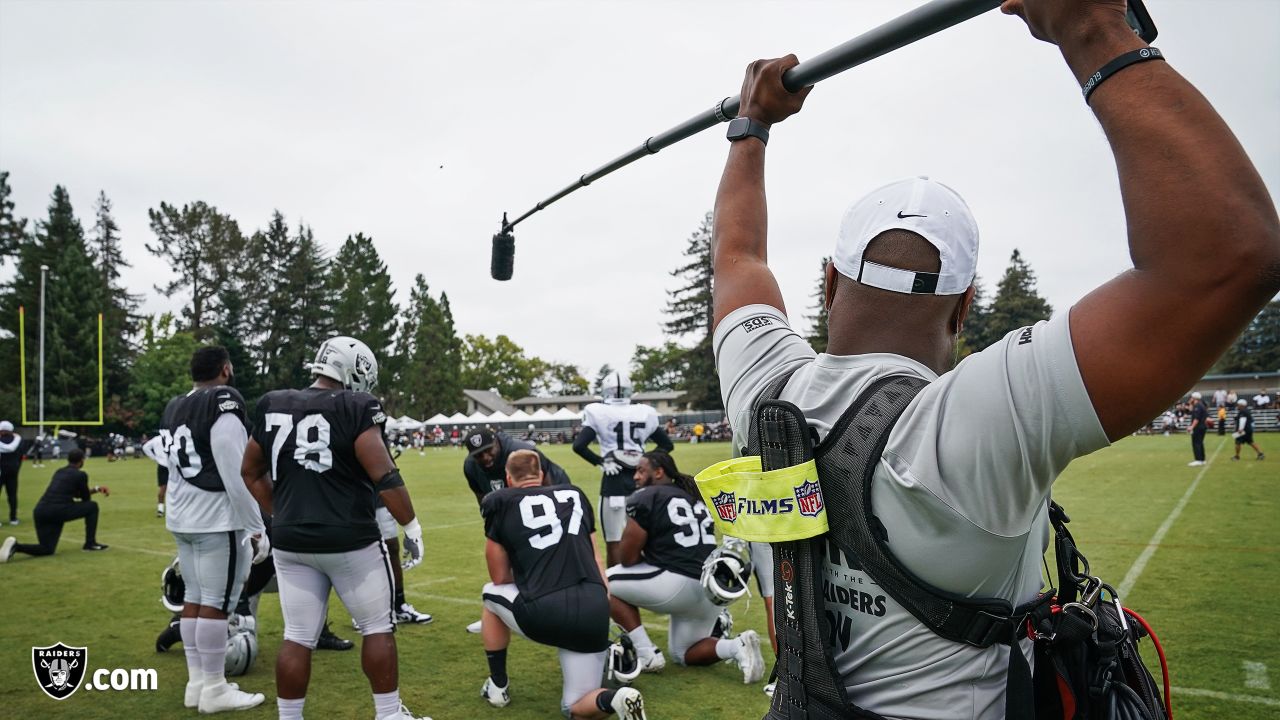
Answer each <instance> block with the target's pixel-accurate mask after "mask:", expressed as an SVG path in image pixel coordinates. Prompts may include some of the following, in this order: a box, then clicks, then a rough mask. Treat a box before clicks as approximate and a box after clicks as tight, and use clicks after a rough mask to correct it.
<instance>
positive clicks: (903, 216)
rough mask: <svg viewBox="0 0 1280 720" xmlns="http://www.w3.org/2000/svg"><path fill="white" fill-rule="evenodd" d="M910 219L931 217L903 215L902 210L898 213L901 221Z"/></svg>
mask: <svg viewBox="0 0 1280 720" xmlns="http://www.w3.org/2000/svg"><path fill="white" fill-rule="evenodd" d="M909 217H929V216H928V215H903V214H902V211H901V210H899V211H898V219H899V220H905V219H906V218H909Z"/></svg>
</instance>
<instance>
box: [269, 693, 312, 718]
mask: <svg viewBox="0 0 1280 720" xmlns="http://www.w3.org/2000/svg"><path fill="white" fill-rule="evenodd" d="M306 701H307V699H306V698H304V697H300V698H298V699H296V700H286V699H285V698H282V697H277V698H276V709H277V710H279V711H280V720H302V704H303V703H305V702H306Z"/></svg>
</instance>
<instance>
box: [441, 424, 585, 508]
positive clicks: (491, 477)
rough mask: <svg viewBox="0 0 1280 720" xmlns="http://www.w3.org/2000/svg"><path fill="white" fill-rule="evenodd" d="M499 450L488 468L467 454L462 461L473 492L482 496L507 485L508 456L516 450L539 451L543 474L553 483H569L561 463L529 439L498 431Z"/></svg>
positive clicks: (463, 472)
mask: <svg viewBox="0 0 1280 720" xmlns="http://www.w3.org/2000/svg"><path fill="white" fill-rule="evenodd" d="M497 437H498V452H497V454H496V455H495V456H494V458H493V464H492V465H490V466H489V467H487V468H484V467H481V466H480V462H479V461H477V460H476V459H475V458H474V457H472V456H467V459H466V460H463V461H462V474H463V475H465V476H466V477H467V485H468V486H470V488H471V492H473V493H476V494H478V495H480V496H481V497H483V496H485V495H488V494H489V493H491V492H493V491H494V490H501V489H502V488H504V487H506V486H507V458H508V457H510V455H511V453H513V452H515V451H516V450H532V451H534V452H536V453H538V458H539V459H540V460H541V462H542V474H543V475H545V476H546V477H548V478H550V483H551V484H552V485H568V484H569V475H568V473H566V472H565V471H564V469H563V468H561V467H560V466H559V465H557V464H555V463H553V462H551V461H550V460H548V459H547V456H546V455H543V454H542V451H540V450H538V446H537V445H534V444H533V443H531V442H528V441H527V440H517V439H515V438H513V437H511V436H510V435H508V434H506V433H502V432H500V433H498V436H497Z"/></svg>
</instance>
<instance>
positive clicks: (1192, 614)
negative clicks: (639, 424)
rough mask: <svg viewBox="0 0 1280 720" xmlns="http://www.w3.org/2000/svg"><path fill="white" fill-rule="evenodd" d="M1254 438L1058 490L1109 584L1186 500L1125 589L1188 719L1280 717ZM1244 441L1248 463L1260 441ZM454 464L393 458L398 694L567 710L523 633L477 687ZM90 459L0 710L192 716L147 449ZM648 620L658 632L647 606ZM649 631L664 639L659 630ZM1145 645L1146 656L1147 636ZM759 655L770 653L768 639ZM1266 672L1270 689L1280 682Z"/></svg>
mask: <svg viewBox="0 0 1280 720" xmlns="http://www.w3.org/2000/svg"><path fill="white" fill-rule="evenodd" d="M1229 439H1230V438H1227V440H1228V441H1229ZM1260 441H1261V444H1262V445H1263V449H1264V450H1268V449H1269V450H1272V451H1273V452H1274V453H1275V458H1274V459H1268V460H1266V461H1263V462H1255V461H1253V460H1252V459H1245V460H1242V461H1241V462H1238V463H1233V462H1230V455H1231V446H1230V444H1229V442H1228V443H1223V442H1222V440H1221V438H1218V437H1217V436H1213V435H1211V436H1210V437H1209V438H1208V442H1207V447H1208V451H1209V453H1210V458H1211V462H1210V464H1209V465H1208V466H1206V467H1205V468H1188V467H1186V462H1187V460H1189V459H1190V450H1189V447H1188V445H1189V442H1188V440H1187V439H1186V437H1185V436H1182V437H1170V438H1166V437H1160V436H1155V437H1140V438H1131V439H1127V440H1124V441H1123V442H1120V443H1118V444H1117V445H1116V446H1115V447H1112V448H1109V449H1107V450H1105V451H1102V452H1099V453H1096V454H1095V455H1093V456H1090V457H1087V458H1084V459H1081V460H1079V461H1077V462H1076V463H1075V464H1073V465H1072V466H1071V468H1070V469H1069V470H1068V471H1067V473H1066V474H1064V475H1063V476H1062V478H1061V479H1060V480H1059V482H1058V484H1057V490H1056V496H1057V499H1058V500H1059V502H1061V503H1062V504H1063V505H1064V506H1065V507H1066V508H1067V511H1068V512H1069V513H1070V514H1071V516H1072V519H1073V522H1072V524H1071V528H1072V530H1073V532H1074V534H1075V536H1076V538H1077V540H1078V541H1079V542H1080V544H1081V547H1082V549H1083V550H1084V552H1085V553H1086V554H1087V555H1088V556H1089V558H1090V560H1091V561H1092V564H1093V568H1094V570H1095V572H1097V573H1099V574H1101V575H1102V576H1103V578H1104V579H1106V580H1108V581H1109V582H1111V583H1112V584H1115V585H1119V584H1120V582H1121V581H1122V579H1124V578H1125V576H1126V573H1129V572H1130V569H1131V568H1134V566H1135V561H1137V560H1139V558H1140V556H1142V555H1143V553H1144V550H1147V549H1148V543H1149V542H1151V540H1152V538H1153V535H1155V534H1156V533H1157V530H1158V529H1160V528H1161V526H1162V525H1165V524H1167V519H1168V518H1169V517H1170V515H1171V513H1173V512H1174V511H1175V509H1177V508H1178V507H1179V505H1180V503H1181V504H1182V507H1181V511H1180V513H1179V514H1178V515H1177V517H1176V519H1175V520H1174V521H1173V522H1172V523H1171V524H1169V527H1168V528H1167V529H1166V532H1165V533H1164V534H1163V537H1162V538H1161V539H1160V542H1159V547H1158V549H1156V550H1155V552H1154V553H1153V554H1151V553H1148V555H1149V557H1148V560H1147V562H1145V564H1143V566H1142V567H1143V571H1142V572H1141V573H1140V575H1138V577H1137V580H1136V583H1135V584H1134V585H1133V588H1132V591H1131V592H1130V593H1129V595H1128V596H1127V597H1126V598H1125V604H1127V605H1129V606H1131V607H1133V608H1135V609H1136V610H1137V611H1138V612H1140V613H1142V614H1143V615H1144V616H1145V617H1146V619H1147V620H1148V621H1149V622H1150V623H1151V624H1152V625H1153V626H1154V627H1155V628H1156V630H1157V632H1159V634H1160V636H1161V639H1162V641H1163V642H1164V645H1165V649H1166V652H1167V653H1168V656H1169V660H1170V663H1171V665H1172V670H1173V684H1174V685H1175V687H1176V688H1177V689H1176V690H1175V692H1174V709H1175V712H1176V715H1177V717H1179V718H1271V717H1277V716H1278V715H1280V691H1278V690H1277V689H1273V686H1272V685H1271V684H1270V682H1269V681H1267V680H1266V677H1265V670H1262V669H1260V668H1259V665H1261V666H1265V667H1269V668H1271V669H1272V670H1273V671H1274V672H1277V673H1280V651H1278V650H1277V649H1276V647H1277V644H1276V640H1277V638H1280V616H1277V615H1275V614H1273V610H1274V607H1275V603H1276V601H1275V598H1276V596H1277V591H1278V590H1280V580H1278V579H1277V573H1280V541H1278V540H1277V539H1276V535H1275V534H1276V532H1277V530H1278V529H1280V525H1278V524H1277V517H1278V515H1277V501H1276V494H1277V490H1280V436H1276V435H1262V436H1260ZM545 449H546V451H547V452H548V454H549V455H551V456H552V457H553V458H554V459H555V460H556V461H558V462H560V463H561V464H562V465H563V466H564V467H565V468H566V469H568V470H569V471H570V473H571V474H572V476H573V480H574V482H575V483H578V484H580V485H581V486H582V487H584V488H585V489H587V490H588V495H592V496H594V492H595V490H596V488H597V482H598V481H597V478H598V475H597V471H596V470H595V469H594V468H591V467H589V466H587V465H586V463H584V462H582V461H581V460H580V459H578V458H577V457H576V456H574V455H573V454H572V453H571V451H570V450H569V448H568V447H564V446H554V447H548V448H545ZM728 450H729V448H728V446H727V445H726V444H706V445H701V446H689V445H682V446H680V447H679V448H678V449H677V455H676V457H677V459H678V461H679V463H680V465H681V467H682V469H683V470H685V471H693V470H697V469H700V468H702V467H704V466H706V465H708V464H710V463H711V462H714V461H716V460H719V459H722V458H723V457H725V456H727V453H728ZM1245 453H1246V455H1247V456H1248V458H1251V456H1252V453H1251V451H1249V450H1246V451H1245ZM462 457H463V455H462V452H461V451H456V450H441V451H428V452H427V453H426V456H425V457H419V455H418V454H417V453H416V452H409V453H406V454H405V455H404V456H402V457H401V459H400V464H401V467H402V468H403V470H404V476H405V478H406V481H407V482H408V484H409V487H410V489H411V491H412V493H413V497H414V501H415V503H416V505H417V509H418V512H419V515H420V516H421V517H422V519H423V525H424V527H425V529H426V542H427V553H426V560H425V561H424V563H423V564H422V565H421V566H419V567H418V568H416V569H414V570H412V571H410V572H409V573H408V574H407V576H406V584H407V587H408V596H409V600H410V602H412V603H414V604H415V605H416V606H417V607H418V609H419V610H422V611H425V612H430V613H432V614H433V615H435V622H434V623H432V624H430V625H426V626H413V627H406V628H402V629H401V630H400V631H399V632H398V634H397V639H398V642H399V648H400V679H401V688H400V692H401V696H402V697H403V698H404V700H405V702H406V703H407V704H408V705H409V707H410V708H411V709H412V710H414V711H415V712H418V713H423V714H429V715H431V716H433V717H434V718H435V719H436V720H463V719H466V718H505V719H507V720H526V719H532V718H551V717H559V714H558V701H559V695H560V675H559V670H558V667H557V664H556V660H555V653H554V651H553V650H552V649H550V648H546V647H542V646H539V645H536V644H533V643H530V642H527V641H523V640H520V639H517V640H515V641H514V642H513V644H512V648H511V652H510V671H511V677H512V685H511V687H512V698H513V699H512V704H511V705H510V706H509V707H507V708H506V709H504V710H495V709H492V708H490V707H489V706H488V705H486V704H484V703H483V701H482V700H481V699H480V698H479V687H480V684H481V683H482V682H483V680H484V678H485V676H486V674H487V667H486V665H485V659H484V653H483V651H482V649H481V647H480V641H479V637H478V636H476V635H468V634H466V633H465V632H464V630H463V628H464V626H465V625H466V624H467V623H469V622H471V621H473V620H475V619H477V618H478V617H479V613H480V603H479V591H480V587H481V585H482V584H483V582H484V581H485V579H486V572H485V569H484V562H483V555H482V547H483V546H482V542H481V538H482V532H481V525H480V520H479V516H478V513H477V512H476V505H475V500H474V497H473V496H472V495H471V493H470V492H469V491H468V490H467V488H466V485H465V483H464V481H463V480H462V475H461V465H462ZM53 469H54V467H53V466H52V465H50V466H46V467H45V468H43V469H41V468H31V467H30V466H29V465H28V466H25V467H24V468H23V470H22V475H21V491H20V497H21V506H20V513H21V517H22V524H21V525H20V526H18V527H16V528H11V527H7V526H6V528H5V530H7V531H9V533H12V534H16V535H17V536H18V538H19V541H20V542H33V541H34V535H35V533H34V528H33V526H32V524H31V509H32V507H33V506H34V505H35V502H36V500H37V499H38V498H39V496H40V494H41V492H43V490H44V487H45V485H46V484H47V481H48V478H49V476H50V475H51V473H52V471H53ZM86 469H87V470H88V472H89V475H90V478H91V482H93V483H102V484H106V485H109V486H110V487H111V489H112V495H111V497H110V498H105V499H102V498H99V502H100V504H101V505H102V518H101V523H100V528H99V540H100V541H101V542H104V543H107V544H109V545H111V549H110V550H109V551H107V552H105V553H96V554H90V553H84V552H81V551H80V549H79V546H80V543H81V541H82V529H81V526H80V524H79V523H75V524H72V525H70V526H68V528H67V530H66V531H65V532H64V534H63V539H62V544H61V546H60V547H59V550H58V554H57V555H55V556H54V557H52V558H39V559H32V558H28V557H27V556H23V555H16V556H15V557H14V559H13V560H12V561H10V563H9V564H6V565H0V717H4V718H62V717H67V718H72V717H74V718H78V719H85V720H88V719H91V718H178V717H195V716H196V714H195V712H194V711H187V710H184V709H183V708H182V699H181V697H182V689H183V684H184V683H185V681H186V668H185V662H184V659H183V656H182V653H181V652H180V651H177V652H170V653H167V654H157V653H156V652H155V651H154V646H153V644H154V639H155V636H156V634H157V633H158V632H159V631H160V630H161V629H162V628H163V627H164V625H165V622H166V621H167V619H168V613H166V612H165V611H164V610H163V608H162V607H161V606H160V603H159V601H158V598H159V595H160V590H159V576H160V573H161V570H162V568H163V567H164V566H165V565H166V564H167V563H168V562H169V559H170V557H171V556H172V554H173V541H172V539H171V538H170V536H169V534H168V533H167V532H166V531H165V529H164V523H163V521H162V520H160V519H159V518H156V517H155V512H154V496H155V481H154V478H155V468H154V465H153V464H152V463H151V462H150V461H149V460H130V461H127V462H121V463H111V464H108V463H106V462H105V461H103V460H96V459H95V460H90V461H89V463H88V466H87V468H86ZM1201 470H1203V471H1204V472H1203V473H1201ZM1197 478H1199V482H1198V484H1196V486H1195V488H1194V491H1193V492H1191V493H1190V494H1189V495H1188V489H1189V488H1191V487H1192V484H1193V483H1195V482H1196V481H1197ZM1184 499H1185V503H1182V501H1183V500H1184ZM13 531H16V532H13ZM0 533H4V531H0ZM9 533H4V534H9ZM0 536H3V535H0ZM763 610H764V605H763V603H761V602H760V601H759V600H758V599H755V600H753V601H751V603H750V605H749V606H748V605H746V604H743V603H739V604H738V605H736V606H735V607H734V614H735V618H736V624H735V629H737V630H741V629H745V628H749V627H751V628H756V629H758V630H760V632H761V634H762V635H763V634H764V630H765V621H764V611H763ZM330 618H331V619H332V620H333V621H334V626H335V628H337V629H338V633H339V634H340V635H342V636H344V637H349V638H352V639H355V638H354V636H355V632H354V631H353V630H351V629H350V625H349V624H348V622H347V615H346V613H345V611H344V610H343V609H342V608H341V606H340V604H338V603H337V600H336V598H335V599H334V601H333V605H332V606H331V609H330ZM645 619H646V623H649V624H650V625H653V626H655V627H658V626H659V623H660V620H659V619H658V618H656V617H654V616H646V618H645ZM259 627H260V629H261V635H260V641H261V654H260V656H259V659H258V662H257V665H256V666H255V667H254V668H253V669H252V670H251V671H250V673H249V674H248V675H246V676H244V677H242V678H239V682H240V684H241V686H242V687H243V688H244V689H247V690H251V691H262V692H265V693H266V694H267V698H268V699H267V702H266V703H264V705H263V706H261V707H260V708H257V709H255V710H252V711H248V712H245V713H241V714H237V715H236V717H239V718H245V719H246V720H249V719H251V718H268V717H275V702H274V699H275V693H274V675H273V672H272V667H273V662H272V661H273V658H274V655H275V651H276V649H277V647H278V644H279V639H278V638H279V632H280V627H281V623H280V609H279V604H278V602H277V601H276V597H275V596H274V595H266V596H264V600H263V602H262V606H261V617H260V619H259ZM663 627H665V625H663ZM651 635H652V636H653V637H654V640H655V641H656V642H658V644H659V645H665V641H666V633H665V631H664V630H657V631H655V632H651ZM59 641H61V642H63V643H66V644H67V645H72V646H87V647H88V648H89V663H88V667H89V668H90V669H91V670H93V669H97V668H154V669H156V670H157V671H158V674H159V689H158V690H157V691H154V692H103V691H93V692H90V691H87V690H85V689H84V688H83V687H81V689H80V690H79V691H78V692H77V693H76V694H75V695H73V696H72V697H71V698H69V699H67V700H65V701H62V702H55V701H53V700H50V699H49V698H47V697H46V696H45V695H44V693H42V692H41V691H40V689H39V688H38V687H37V686H36V684H35V680H34V678H33V675H32V671H31V653H30V648H31V647H32V646H34V645H39V646H45V645H52V644H54V643H57V642H59ZM766 645H767V644H766ZM1143 652H1144V654H1145V655H1146V657H1147V659H1148V660H1149V661H1150V660H1152V659H1154V657H1155V653H1154V650H1153V649H1152V648H1151V646H1150V644H1149V643H1147V644H1144V646H1143ZM766 658H767V659H768V660H769V661H770V662H772V656H771V654H769V653H768V651H767V650H766ZM1246 664H1249V665H1246ZM1274 683H1275V684H1276V685H1277V686H1280V677H1277V678H1276V679H1275V681H1274ZM637 686H638V687H639V688H641V690H643V692H644V693H645V697H646V700H647V703H646V704H647V705H648V707H649V716H650V717H651V718H654V719H655V720H668V719H671V720H683V719H693V718H698V719H710V718H727V719H736V718H752V719H754V718H759V717H761V716H762V715H763V714H764V712H765V710H766V708H767V699H766V698H765V696H764V694H763V693H761V691H760V686H759V685H754V686H751V687H744V686H743V685H742V677H741V674H740V673H739V672H738V670H737V668H736V667H733V666H729V665H723V664H722V665H717V666H715V667H710V668H695V669H686V668H680V667H673V666H672V665H671V664H668V668H667V670H666V671H665V672H664V673H663V674H661V675H657V676H644V677H642V678H641V680H640V682H639V683H638V685H637ZM372 715H373V708H372V700H371V698H370V696H369V690H368V685H367V683H366V682H365V679H364V676H363V674H362V673H361V672H360V668H359V653H358V651H348V652H343V653H334V652H320V653H317V654H316V656H315V663H314V670H313V674H312V681H311V690H310V694H309V695H308V699H307V716H308V717H309V718H369V717H372Z"/></svg>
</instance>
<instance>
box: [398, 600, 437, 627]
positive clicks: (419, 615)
mask: <svg viewBox="0 0 1280 720" xmlns="http://www.w3.org/2000/svg"><path fill="white" fill-rule="evenodd" d="M391 619H392V620H394V621H395V624H397V625H408V624H412V625H426V624H427V623H429V622H431V620H432V619H433V618H432V617H431V616H430V615H428V614H427V613H424V612H418V611H417V610H415V609H414V607H413V606H412V605H410V604H409V603H401V604H400V607H398V608H396V611H395V613H393V614H392V618H391Z"/></svg>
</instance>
